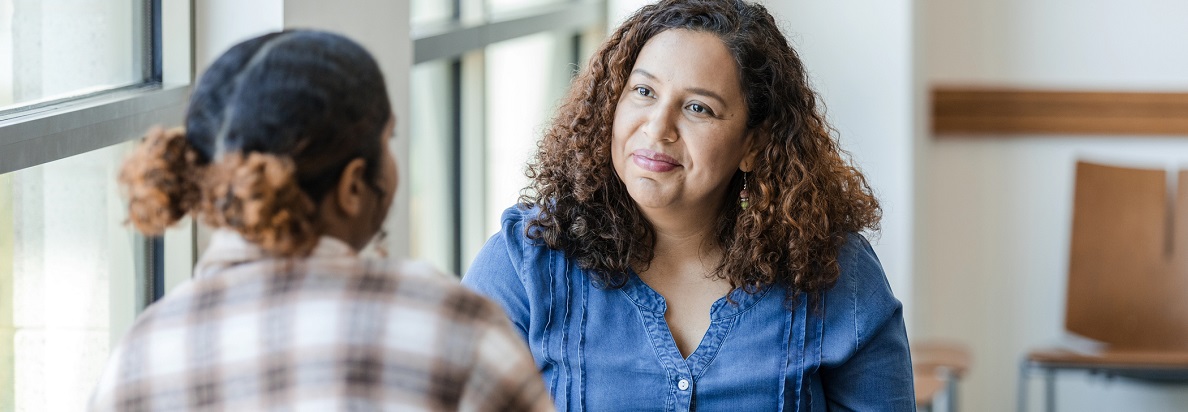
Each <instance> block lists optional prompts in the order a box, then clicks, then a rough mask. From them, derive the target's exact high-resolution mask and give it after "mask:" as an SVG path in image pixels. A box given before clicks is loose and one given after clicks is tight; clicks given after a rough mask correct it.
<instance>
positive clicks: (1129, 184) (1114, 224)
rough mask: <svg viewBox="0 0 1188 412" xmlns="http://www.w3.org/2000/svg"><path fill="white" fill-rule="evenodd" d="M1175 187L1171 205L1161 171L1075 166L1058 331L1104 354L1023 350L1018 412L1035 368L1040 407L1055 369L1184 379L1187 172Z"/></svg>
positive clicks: (1187, 351) (1051, 400)
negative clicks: (1040, 377)
mask: <svg viewBox="0 0 1188 412" xmlns="http://www.w3.org/2000/svg"><path fill="white" fill-rule="evenodd" d="M1178 182H1179V183H1178V185H1177V186H1178V188H1175V189H1174V191H1175V192H1177V193H1178V195H1177V197H1176V198H1175V201H1174V202H1173V201H1171V200H1172V198H1171V197H1170V196H1169V194H1168V192H1169V191H1172V190H1169V189H1173V188H1172V187H1169V185H1168V184H1167V175H1166V172H1165V171H1163V170H1143V169H1130V168H1121V167H1112V166H1104V165H1097V164H1090V163H1083V162H1081V163H1078V164H1077V171H1076V186H1075V187H1076V189H1075V190H1076V193H1075V196H1074V202H1073V224H1072V243H1071V245H1070V256H1069V269H1068V301H1067V303H1066V306H1065V320H1064V327H1065V329H1066V330H1067V331H1068V332H1071V333H1073V334H1076V335H1079V336H1083V337H1086V338H1089V339H1092V340H1095V341H1097V342H1100V343H1102V344H1103V348H1101V349H1100V350H1093V351H1076V350H1070V349H1068V348H1048V349H1042V350H1035V351H1032V352H1030V353H1028V354H1027V355H1026V357H1025V358H1024V359H1023V362H1022V365H1021V368H1020V376H1019V398H1018V409H1019V410H1020V411H1023V410H1025V409H1026V407H1027V402H1028V393H1027V390H1028V386H1029V385H1028V382H1029V379H1028V378H1029V377H1030V375H1031V374H1032V372H1033V371H1036V370H1039V371H1042V372H1043V374H1044V377H1045V391H1044V392H1045V398H1046V399H1045V402H1044V404H1045V408H1046V409H1047V410H1048V411H1054V410H1055V408H1056V393H1055V377H1056V372H1057V371H1068V370H1075V371H1086V372H1089V373H1103V374H1106V375H1109V376H1126V377H1132V378H1138V379H1157V380H1171V381H1181V380H1188V259H1186V257H1188V171H1186V172H1181V173H1180V174H1179V175H1178ZM1171 205H1175V207H1174V209H1172V208H1169V206H1171ZM1173 222H1174V223H1173Z"/></svg>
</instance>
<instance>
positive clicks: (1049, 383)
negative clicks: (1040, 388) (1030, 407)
mask: <svg viewBox="0 0 1188 412" xmlns="http://www.w3.org/2000/svg"><path fill="white" fill-rule="evenodd" d="M1045 372H1047V373H1045V374H1044V392H1045V393H1044V405H1045V406H1044V410H1046V411H1048V412H1056V370H1055V369H1051V368H1048V369H1047V370H1046V371H1045Z"/></svg>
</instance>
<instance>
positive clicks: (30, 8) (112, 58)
mask: <svg viewBox="0 0 1188 412" xmlns="http://www.w3.org/2000/svg"><path fill="white" fill-rule="evenodd" d="M147 11H148V4H146V2H144V1H142V0H73V1H64V0H47V1H30V0H0V54H2V55H4V57H5V58H4V59H3V60H0V61H3V63H0V110H6V109H13V108H16V107H20V106H28V105H34V104H37V103H40V102H47V101H53V100H57V99H61V98H67V97H73V96H78V95H85V94H88V93H93V92H98V91H104V90H109V89H113V88H118V87H123V86H130V85H134V84H139V83H142V82H144V81H146V80H148V79H149V78H151V77H152V73H151V69H152V61H151V60H150V58H151V57H152V49H151V47H152V44H151V42H149V41H148V39H149V36H151V35H152V32H151V26H150V25H148V24H146V22H147V21H148V20H149V19H150V18H151V16H146V12H147Z"/></svg>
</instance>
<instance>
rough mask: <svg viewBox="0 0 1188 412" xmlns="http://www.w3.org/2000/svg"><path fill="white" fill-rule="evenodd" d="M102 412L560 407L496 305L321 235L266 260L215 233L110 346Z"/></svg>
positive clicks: (100, 390) (429, 272)
mask: <svg viewBox="0 0 1188 412" xmlns="http://www.w3.org/2000/svg"><path fill="white" fill-rule="evenodd" d="M91 409H92V410H96V411H108V410H120V411H147V410H294V411H297V410H310V411H326V410H393V411H439V410H464V411H487V410H492V411H505V410H506V411H537V410H552V409H553V406H552V401H551V400H550V399H549V396H548V393H547V392H545V389H544V385H543V384H542V382H541V380H540V375H539V373H538V372H537V369H536V367H535V365H534V364H533V361H532V358H531V355H529V353H528V351H527V349H526V348H524V346H523V342H522V341H521V339H520V338H519V337H518V335H516V334H515V333H514V332H513V331H512V329H511V326H510V324H509V323H508V320H507V317H506V316H505V315H504V314H503V312H502V311H501V310H500V309H499V307H498V306H496V305H495V304H494V303H491V302H490V301H488V300H486V299H484V298H482V297H479V296H478V295H475V294H474V293H472V292H470V291H468V290H466V289H464V288H462V287H461V286H458V285H457V284H456V281H454V280H452V279H450V278H448V277H445V276H443V275H440V274H438V273H437V272H436V271H434V270H433V269H431V268H429V267H427V266H423V265H417V264H411V263H394V262H390V261H382V260H370V259H364V258H359V257H357V256H355V254H354V252H353V251H352V250H351V249H350V247H348V246H347V245H346V244H345V243H342V242H340V241H337V240H335V239H331V238H323V239H322V240H321V242H320V243H319V245H318V247H317V248H316V249H315V251H314V252H313V254H312V255H311V256H310V257H309V258H305V259H297V260H277V259H268V258H266V257H265V256H264V254H263V253H262V252H261V251H260V250H259V249H258V248H256V247H254V246H253V245H251V244H250V243H248V242H246V241H244V240H243V239H242V238H240V237H239V236H237V235H235V234H234V233H231V232H218V233H216V234H215V237H214V238H213V239H212V243H211V247H210V248H209V250H208V251H207V252H206V254H205V255H204V256H203V258H202V261H201V262H199V264H198V266H197V267H196V268H195V278H194V279H193V280H191V281H190V282H189V283H187V284H185V285H183V286H180V287H178V288H177V289H176V290H174V291H173V292H171V293H170V294H169V295H168V296H166V297H165V298H164V299H163V300H161V301H160V302H158V303H156V304H154V305H152V307H150V308H149V309H148V310H147V311H145V313H144V314H143V315H141V316H140V318H139V319H137V321H136V323H135V325H133V326H132V329H131V330H130V332H129V333H128V335H127V336H125V338H124V341H123V342H122V343H121V344H120V345H119V346H118V347H117V348H116V349H115V350H114V351H113V352H112V354H111V357H110V358H109V360H108V363H107V368H106V370H105V371H104V373H103V376H102V378H101V379H100V382H99V385H98V387H97V388H96V392H95V394H94V396H93V398H92V403H91Z"/></svg>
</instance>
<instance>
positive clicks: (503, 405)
mask: <svg viewBox="0 0 1188 412" xmlns="http://www.w3.org/2000/svg"><path fill="white" fill-rule="evenodd" d="M490 310H491V312H490V313H498V310H497V309H496V308H495V307H494V306H493V305H492V307H491V308H490ZM486 325H487V326H486V327H485V329H484V330H483V332H482V333H481V334H480V335H479V337H478V339H476V340H475V342H474V345H475V346H474V351H475V352H474V362H473V363H472V365H471V371H470V375H469V376H468V378H467V380H466V383H465V385H464V387H463V388H462V397H461V401H460V403H459V406H458V410H459V411H474V412H479V411H530V412H536V411H542V412H544V411H553V410H555V409H554V406H553V400H552V398H551V397H549V394H548V392H547V391H545V387H544V382H543V381H541V378H540V373H539V372H538V371H537V369H536V365H535V364H534V363H533V361H532V355H530V354H529V353H528V350H527V348H525V346H524V342H523V341H522V340H520V339H518V338H517V337H516V335H515V333H514V332H512V329H511V328H510V327H508V325H507V321H506V320H504V319H502V318H501V317H498V316H495V319H491V320H490V321H489V322H486Z"/></svg>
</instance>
